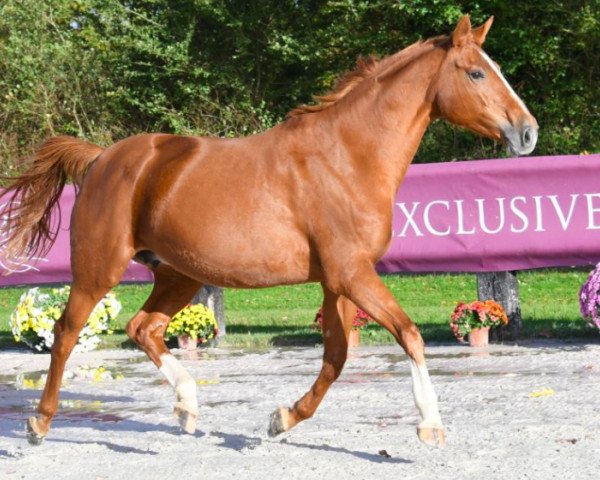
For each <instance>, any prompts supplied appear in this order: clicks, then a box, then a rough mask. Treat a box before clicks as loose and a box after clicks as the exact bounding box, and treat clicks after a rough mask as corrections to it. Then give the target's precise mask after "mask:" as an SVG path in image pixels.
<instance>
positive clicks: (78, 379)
mask: <svg viewBox="0 0 600 480" xmlns="http://www.w3.org/2000/svg"><path fill="white" fill-rule="evenodd" d="M427 353H428V366H429V369H430V372H431V375H432V379H433V381H434V385H435V387H436V390H437V392H438V395H439V397H440V408H441V413H442V418H443V419H444V421H445V423H446V427H447V437H448V438H447V439H448V446H447V447H446V449H444V450H432V449H430V448H428V447H426V446H424V445H421V444H420V443H419V442H418V440H417V437H416V433H415V426H416V423H417V419H418V417H417V412H416V409H415V407H414V404H413V399H412V393H411V381H410V376H409V367H408V363H407V361H406V357H405V356H404V355H402V354H401V351H400V349H399V348H396V347H359V348H356V349H353V350H352V351H351V354H350V358H349V360H348V362H347V364H346V368H345V370H344V373H343V374H342V376H341V377H340V379H339V380H338V381H337V382H336V384H335V385H334V386H333V387H332V388H331V390H330V391H329V393H328V395H327V396H326V397H325V400H324V402H323V403H322V405H321V407H320V408H319V410H318V411H317V413H316V415H315V417H314V418H312V419H311V420H308V421H306V422H304V423H303V424H300V425H299V426H297V427H296V428H295V429H293V430H292V431H290V432H288V433H285V434H283V435H281V436H279V437H277V438H274V439H271V438H269V437H268V436H267V434H266V428H267V421H268V417H269V414H270V413H271V412H272V411H273V410H274V408H275V407H276V406H277V405H280V404H281V405H290V404H291V403H293V402H294V401H295V400H297V399H298V398H299V396H300V395H301V394H303V393H304V392H305V391H306V390H307V389H308V387H309V386H310V385H311V383H312V382H313V380H314V379H315V378H316V374H317V372H318V370H319V368H320V363H321V362H320V357H321V354H322V350H321V348H320V347H316V348H293V349H273V350H269V351H264V352H242V351H234V350H222V349H210V350H204V351H198V352H197V353H195V352H194V354H188V353H184V352H182V351H175V354H176V355H177V356H178V357H179V358H180V359H181V360H182V362H183V364H184V366H185V367H186V368H187V369H188V371H189V372H190V373H191V374H192V376H194V378H196V380H197V383H198V393H199V398H200V423H199V430H198V431H197V432H196V434H195V435H193V436H192V435H185V434H181V433H180V431H179V428H178V427H177V426H176V424H175V420H174V418H173V417H172V414H171V411H172V404H173V400H174V395H173V392H172V390H171V388H170V386H169V385H168V384H166V382H165V381H163V380H162V378H161V376H160V374H159V372H158V371H157V370H156V369H155V367H154V366H153V365H152V364H151V362H150V361H149V360H147V359H146V357H145V356H144V355H143V354H141V353H140V352H137V351H132V350H115V351H106V350H105V351H99V352H92V353H86V354H74V355H73V356H72V358H71V361H70V362H69V364H68V365H67V378H66V379H65V381H64V386H63V388H62V396H61V407H60V411H59V415H58V416H57V418H56V420H55V422H54V428H53V430H52V431H51V432H50V436H49V437H48V438H47V439H46V440H45V442H44V444H43V445H42V446H39V447H31V446H29V445H28V444H27V441H26V439H25V434H24V424H25V420H26V418H27V416H28V415H29V414H30V413H31V412H32V411H33V409H34V407H35V404H36V402H37V401H38V398H39V396H40V393H41V388H42V382H41V379H40V377H41V375H42V373H43V372H44V371H45V369H46V368H47V366H48V362H49V356H48V355H35V354H30V353H25V352H21V351H4V352H0V365H2V370H1V371H0V478H1V479H57V480H58V479H77V480H86V479H91V480H99V479H111V480H112V479H128V480H133V479H171V478H173V479H175V478H178V479H196V478H203V479H204V478H207V479H211V480H212V479H224V478H233V479H253V478H256V479H270V478H274V479H280V478H285V479H296V478H298V479H299V478H302V479H313V478H315V479H317V478H318V479H336V480H341V479H346V478H350V479H353V480H359V479H388V478H389V479H391V478H394V479H396V478H398V479H417V478H418V479H461V480H464V479H478V480H481V479H486V480H487V479H502V480H512V479H561V480H570V479H577V480H582V479H597V478H600V476H599V475H600V473H599V472H600V342H595V343H552V342H543V343H527V344H522V345H520V346H514V345H496V346H491V347H489V348H488V349H473V348H470V347H467V346H460V345H456V346H429V347H428V349H427ZM97 367H104V368H105V369H106V370H102V369H98V368H97ZM386 453H387V454H386ZM388 455H389V456H388Z"/></svg>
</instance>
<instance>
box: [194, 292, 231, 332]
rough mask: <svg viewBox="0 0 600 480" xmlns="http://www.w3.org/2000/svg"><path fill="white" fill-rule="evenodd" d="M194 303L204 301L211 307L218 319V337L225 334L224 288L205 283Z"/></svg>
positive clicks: (203, 302)
mask: <svg viewBox="0 0 600 480" xmlns="http://www.w3.org/2000/svg"><path fill="white" fill-rule="evenodd" d="M192 303H202V304H204V305H205V306H206V307H208V308H210V309H211V310H212V311H213V312H214V314H215V318H216V319H217V325H218V326H219V333H218V334H217V338H219V337H222V336H223V335H225V302H224V299H223V289H222V288H219V287H213V286H212V285H204V286H203V287H202V288H201V289H200V290H198V293H196V295H195V296H194V299H193V300H192Z"/></svg>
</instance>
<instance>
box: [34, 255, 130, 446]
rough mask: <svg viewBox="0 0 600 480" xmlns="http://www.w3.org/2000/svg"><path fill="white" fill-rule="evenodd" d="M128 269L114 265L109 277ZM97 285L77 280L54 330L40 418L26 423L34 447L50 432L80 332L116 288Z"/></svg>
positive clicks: (114, 276) (124, 263)
mask: <svg viewBox="0 0 600 480" xmlns="http://www.w3.org/2000/svg"><path fill="white" fill-rule="evenodd" d="M126 266H127V260H124V261H123V262H122V265H116V264H115V265H114V269H113V272H112V273H115V275H109V277H112V278H115V279H118V278H120V274H121V273H122V271H123V270H124V269H125V267H126ZM117 281H118V280H117ZM94 283H95V285H96V286H94V287H92V286H91V285H90V283H89V282H80V281H77V280H74V282H73V285H72V287H71V293H70V295H69V300H68V302H67V306H66V308H65V311H64V312H63V314H62V316H61V317H60V319H59V320H58V322H56V325H55V327H54V344H53V345H52V353H51V360H50V370H49V372H48V378H47V379H46V385H45V387H44V391H43V393H42V398H41V400H40V403H39V405H38V408H37V411H38V416H37V417H30V418H29V421H28V423H27V440H28V441H29V443H30V444H32V445H39V444H40V443H41V442H42V440H43V439H44V438H45V437H46V435H47V434H48V431H49V430H50V424H51V423H52V418H53V417H54V415H55V414H56V411H57V409H58V394H59V389H60V384H61V381H62V376H63V372H64V369H65V364H66V362H67V359H68V358H69V355H70V354H71V352H72V350H73V348H74V347H75V344H76V343H77V339H78V338H79V332H80V331H81V329H82V328H83V326H84V325H85V323H86V322H87V320H88V317H89V316H90V314H91V312H92V310H93V309H94V307H95V306H96V304H97V303H98V302H99V301H100V300H101V299H102V297H103V296H104V295H105V294H106V293H107V292H108V291H109V290H110V289H111V288H112V286H114V285H110V284H105V286H99V285H100V284H101V283H98V282H94ZM115 284H116V282H115Z"/></svg>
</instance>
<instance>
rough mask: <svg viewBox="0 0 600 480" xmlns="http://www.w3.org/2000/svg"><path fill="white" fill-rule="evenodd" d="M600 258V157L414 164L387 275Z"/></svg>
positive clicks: (399, 205)
mask: <svg viewBox="0 0 600 480" xmlns="http://www.w3.org/2000/svg"><path fill="white" fill-rule="evenodd" d="M598 261H600V155H599V154H595V155H568V156H553V157H523V158H510V159H501V160H478V161H470V162H458V163H439V164H428V165H413V166H411V167H410V168H409V171H408V174H407V176H406V179H405V181H404V183H403V184H402V186H401V188H400V191H399V194H398V196H397V198H396V202H395V204H394V220H393V238H392V244H391V246H390V249H389V250H388V252H387V254H386V255H385V257H384V258H383V259H382V261H381V262H380V263H379V265H378V270H379V271H380V272H385V273H391V272H489V271H506V270H524V269H532V268H542V267H558V266H582V265H593V264H595V263H597V262H598Z"/></svg>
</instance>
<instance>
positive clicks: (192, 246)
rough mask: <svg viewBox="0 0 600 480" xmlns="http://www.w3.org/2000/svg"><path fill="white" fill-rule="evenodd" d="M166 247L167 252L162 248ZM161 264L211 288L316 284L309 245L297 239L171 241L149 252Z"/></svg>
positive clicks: (254, 238)
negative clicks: (153, 254)
mask: <svg viewBox="0 0 600 480" xmlns="http://www.w3.org/2000/svg"><path fill="white" fill-rule="evenodd" d="M152 243H154V242H152ZM161 245H162V246H164V245H167V246H168V248H161ZM150 249H151V250H152V251H153V252H154V253H155V255H156V257H157V259H158V260H159V261H160V262H163V263H166V264H169V265H171V266H172V267H173V268H174V269H175V270H177V271H179V272H181V273H183V274H185V275H187V276H189V277H191V278H194V279H196V280H199V281H201V282H204V283H209V284H211V285H218V286H223V287H238V288H258V287H268V286H275V285H284V284H294V283H304V282H308V281H315V280H319V278H320V277H319V274H318V272H317V270H318V269H316V268H315V267H314V264H315V263H316V262H315V261H314V260H312V259H311V255H310V250H309V247H308V242H306V241H302V239H301V238H300V237H299V236H296V235H286V236H283V237H282V236H281V235H280V234H279V235H275V234H273V235H269V234H268V233H267V234H264V235H260V236H250V237H244V235H240V232H238V235H236V236H235V237H233V236H228V237H225V238H222V237H221V238H220V239H219V238H211V236H210V234H207V232H206V233H203V234H202V237H201V238H197V239H189V240H188V241H186V240H185V239H182V238H181V237H180V238H175V239H174V238H170V239H169V240H168V241H164V240H163V241H160V242H156V244H155V245H152V246H151V248H150Z"/></svg>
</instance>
